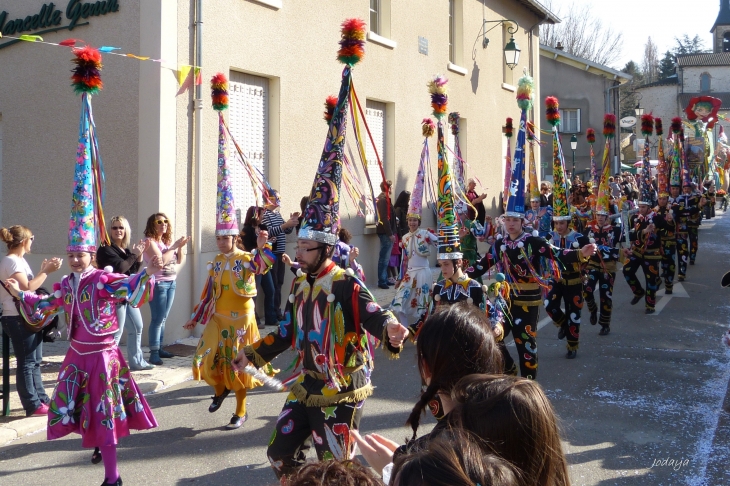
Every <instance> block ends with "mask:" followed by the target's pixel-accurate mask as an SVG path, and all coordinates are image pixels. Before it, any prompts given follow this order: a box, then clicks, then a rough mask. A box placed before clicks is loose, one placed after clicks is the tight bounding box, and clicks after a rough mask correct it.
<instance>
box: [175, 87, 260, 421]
mask: <svg viewBox="0 0 730 486" xmlns="http://www.w3.org/2000/svg"><path fill="white" fill-rule="evenodd" d="M226 84H227V83H226V81H225V77H223V75H222V74H217V75H216V76H215V77H214V78H213V103H214V106H216V99H217V98H216V94H217V93H216V87H217V86H224V85H226ZM218 97H219V98H220V95H219V96H218ZM226 100H227V96H226ZM219 105H220V103H219ZM218 121H219V123H218V125H219V139H218V194H217V203H216V229H215V239H216V244H217V245H218V250H219V251H220V253H219V254H218V255H216V257H215V260H213V262H210V263H208V273H209V275H208V280H207V281H206V283H205V287H204V288H203V294H202V295H201V298H200V303H198V305H197V306H196V307H195V310H194V311H193V315H192V316H191V317H190V320H189V321H188V322H187V324H185V326H184V327H185V329H193V328H194V327H195V325H196V324H200V325H204V326H206V328H205V331H203V335H202V336H201V337H200V341H199V342H198V349H197V350H196V352H195V356H193V377H194V378H195V379H196V380H201V379H202V380H205V382H206V383H208V384H209V385H210V386H212V387H213V389H214V390H215V396H213V403H212V404H211V405H210V407H208V411H209V412H211V413H213V412H215V411H217V410H218V409H219V408H220V407H221V405H222V404H223V400H224V399H225V398H226V397H227V396H228V394H229V393H230V392H231V391H233V392H235V394H236V411H235V413H234V414H233V417H231V421H230V423H229V424H228V425H227V426H226V427H227V428H229V429H237V428H239V427H240V426H241V425H243V423H244V422H245V421H246V417H247V415H246V390H247V389H249V388H254V387H256V386H260V385H261V382H259V381H257V380H254V379H253V378H251V377H250V376H249V375H247V374H244V373H237V372H235V371H234V370H233V369H232V368H231V360H233V359H234V358H235V357H236V355H237V354H238V351H239V350H241V349H243V347H244V346H246V345H248V344H252V343H254V342H256V341H258V339H259V331H258V328H257V327H256V318H255V314H254V307H255V303H254V297H256V282H255V276H256V275H257V274H264V273H266V272H268V271H269V269H270V268H271V266H272V264H273V262H274V254H273V253H272V251H271V245H270V244H268V243H267V239H268V236H269V235H268V233H267V232H266V231H265V230H260V231H259V232H258V235H257V237H256V246H257V248H255V249H254V248H252V249H251V250H252V251H250V252H249V251H244V250H241V249H239V248H237V246H236V243H237V241H238V222H237V221H236V209H235V205H234V200H233V192H232V190H231V181H230V176H231V174H230V169H229V167H228V162H227V159H226V153H227V150H226V142H227V138H226V128H225V123H224V121H223V114H222V113H221V111H219V120H218Z"/></svg>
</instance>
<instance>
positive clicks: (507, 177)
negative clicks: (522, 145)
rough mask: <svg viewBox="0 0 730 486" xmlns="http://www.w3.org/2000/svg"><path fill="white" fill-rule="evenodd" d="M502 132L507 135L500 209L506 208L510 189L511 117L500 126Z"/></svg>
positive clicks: (512, 132) (512, 130)
mask: <svg viewBox="0 0 730 486" xmlns="http://www.w3.org/2000/svg"><path fill="white" fill-rule="evenodd" d="M502 133H504V136H505V137H507V155H506V156H505V163H504V186H503V188H502V210H503V211H506V210H507V201H508V200H509V195H510V190H509V185H510V182H511V177H512V147H511V146H510V143H511V140H512V135H513V134H514V129H513V128H512V118H509V117H508V118H507V120H506V121H505V124H504V126H503V127H502Z"/></svg>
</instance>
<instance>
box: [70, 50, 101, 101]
mask: <svg viewBox="0 0 730 486" xmlns="http://www.w3.org/2000/svg"><path fill="white" fill-rule="evenodd" d="M73 53H74V56H76V58H75V59H74V60H73V63H74V64H76V67H75V68H73V71H72V72H73V75H72V76H71V80H72V81H73V83H71V86H73V87H74V92H75V93H76V94H81V93H88V94H97V93H98V92H99V90H101V88H102V87H103V86H104V83H102V82H101V74H100V71H101V53H100V52H99V50H98V49H94V48H93V47H89V46H85V47H80V48H78V49H74V50H73Z"/></svg>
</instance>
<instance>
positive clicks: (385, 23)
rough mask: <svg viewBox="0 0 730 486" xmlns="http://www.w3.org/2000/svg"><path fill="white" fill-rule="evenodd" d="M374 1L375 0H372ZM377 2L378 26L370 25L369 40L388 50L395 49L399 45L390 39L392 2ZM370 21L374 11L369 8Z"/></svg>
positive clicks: (381, 0)
mask: <svg viewBox="0 0 730 486" xmlns="http://www.w3.org/2000/svg"><path fill="white" fill-rule="evenodd" d="M370 1H373V0H370ZM375 1H376V2H377V12H376V15H377V25H375V26H373V25H368V35H367V38H368V40H369V41H370V42H374V43H375V44H378V45H381V46H383V47H387V48H388V49H395V48H396V47H397V46H398V43H397V42H396V41H394V40H392V39H391V38H390V34H391V30H390V2H391V0H375ZM368 12H369V16H368V21H369V22H370V18H371V15H372V12H373V10H372V9H370V7H369V6H368ZM370 23H372V22H370Z"/></svg>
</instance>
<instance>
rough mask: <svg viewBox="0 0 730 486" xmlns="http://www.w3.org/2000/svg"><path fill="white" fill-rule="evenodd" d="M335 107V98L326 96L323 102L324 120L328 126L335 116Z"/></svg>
mask: <svg viewBox="0 0 730 486" xmlns="http://www.w3.org/2000/svg"><path fill="white" fill-rule="evenodd" d="M336 106H337V96H328V97H327V99H326V100H325V102H324V108H325V109H324V119H325V121H326V122H327V123H328V124H329V122H330V120H332V116H333V115H334V114H335V107H336Z"/></svg>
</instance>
